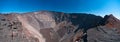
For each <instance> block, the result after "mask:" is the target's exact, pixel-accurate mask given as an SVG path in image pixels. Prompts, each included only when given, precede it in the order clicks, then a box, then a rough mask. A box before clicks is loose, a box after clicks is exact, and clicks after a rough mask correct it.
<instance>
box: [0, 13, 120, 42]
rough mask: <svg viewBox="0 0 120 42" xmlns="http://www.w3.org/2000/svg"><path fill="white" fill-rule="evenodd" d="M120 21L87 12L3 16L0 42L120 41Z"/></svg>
mask: <svg viewBox="0 0 120 42" xmlns="http://www.w3.org/2000/svg"><path fill="white" fill-rule="evenodd" d="M119 28H120V20H119V19H117V18H115V17H114V16H113V15H112V14H110V15H106V16H105V17H101V16H96V15H93V14H87V13H63V12H55V11H38V12H28V13H9V14H0V42H120V29H119Z"/></svg>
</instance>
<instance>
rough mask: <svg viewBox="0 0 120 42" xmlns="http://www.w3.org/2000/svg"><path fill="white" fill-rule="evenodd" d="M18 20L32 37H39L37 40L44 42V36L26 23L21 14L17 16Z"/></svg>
mask: <svg viewBox="0 0 120 42" xmlns="http://www.w3.org/2000/svg"><path fill="white" fill-rule="evenodd" d="M17 18H18V20H19V21H20V22H22V26H23V27H25V28H26V29H27V30H28V31H29V32H30V33H31V34H32V35H33V36H34V37H36V38H38V39H39V42H45V38H44V37H43V36H42V34H41V33H40V32H39V31H38V30H36V29H35V28H34V27H32V26H31V25H29V24H28V22H27V20H26V19H25V18H23V17H22V16H17Z"/></svg>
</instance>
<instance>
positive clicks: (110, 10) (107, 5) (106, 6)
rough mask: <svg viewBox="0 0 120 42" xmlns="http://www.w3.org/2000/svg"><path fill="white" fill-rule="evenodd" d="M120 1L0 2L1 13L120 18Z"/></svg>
mask: <svg viewBox="0 0 120 42" xmlns="http://www.w3.org/2000/svg"><path fill="white" fill-rule="evenodd" d="M119 7H120V0H0V13H11V12H19V13H21V12H33V11H40V10H51V11H61V12H68V13H92V14H95V15H101V16H104V15H106V14H113V15H114V16H116V17H117V18H120V8H119Z"/></svg>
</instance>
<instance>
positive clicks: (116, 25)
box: [87, 14, 120, 42]
mask: <svg viewBox="0 0 120 42" xmlns="http://www.w3.org/2000/svg"><path fill="white" fill-rule="evenodd" d="M101 22H102V25H101V26H97V27H94V28H92V29H89V30H88V31H87V35H88V36H87V39H88V41H89V42H120V20H118V19H117V18H115V17H114V16H113V15H112V14H111V15H106V16H105V17H104V19H103V20H102V21H101Z"/></svg>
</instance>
